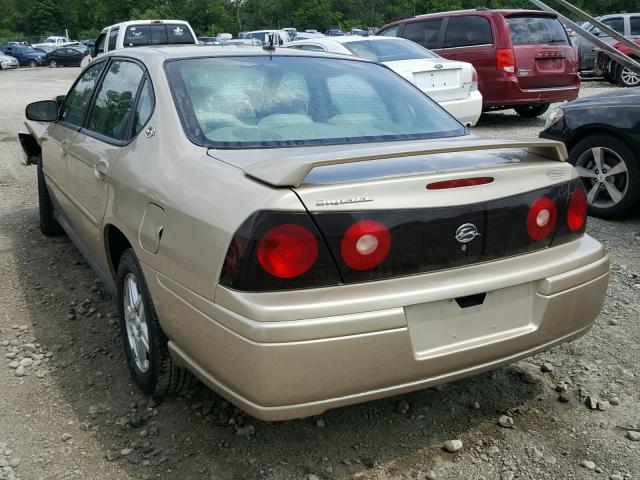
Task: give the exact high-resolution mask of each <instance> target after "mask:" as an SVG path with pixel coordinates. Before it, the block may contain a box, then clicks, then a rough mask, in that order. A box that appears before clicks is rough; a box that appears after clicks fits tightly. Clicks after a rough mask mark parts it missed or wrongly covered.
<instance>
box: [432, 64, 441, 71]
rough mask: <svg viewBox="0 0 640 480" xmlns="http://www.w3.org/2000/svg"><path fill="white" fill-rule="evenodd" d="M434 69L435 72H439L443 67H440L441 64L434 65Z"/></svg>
mask: <svg viewBox="0 0 640 480" xmlns="http://www.w3.org/2000/svg"><path fill="white" fill-rule="evenodd" d="M434 68H435V69H436V70H440V69H442V68H443V65H442V64H441V63H436V64H435V65H434Z"/></svg>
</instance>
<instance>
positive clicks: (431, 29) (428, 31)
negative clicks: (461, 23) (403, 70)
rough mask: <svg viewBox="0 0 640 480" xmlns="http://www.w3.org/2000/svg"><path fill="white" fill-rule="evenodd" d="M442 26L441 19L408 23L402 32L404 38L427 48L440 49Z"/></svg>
mask: <svg viewBox="0 0 640 480" xmlns="http://www.w3.org/2000/svg"><path fill="white" fill-rule="evenodd" d="M441 26H442V19H441V18H439V19H437V20H427V21H424V22H411V23H407V24H406V25H405V27H404V30H403V31H402V36H403V37H404V38H406V39H407V40H411V41H412V42H416V43H417V44H418V45H422V46H423V47H425V48H440V44H439V41H438V40H439V37H440V27H441Z"/></svg>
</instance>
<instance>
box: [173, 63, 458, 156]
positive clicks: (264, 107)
mask: <svg viewBox="0 0 640 480" xmlns="http://www.w3.org/2000/svg"><path fill="white" fill-rule="evenodd" d="M166 70H167V75H168V78H169V82H170V84H171V89H172V92H173V96H174V100H175V103H176V107H177V109H178V111H179V114H180V117H181V120H182V124H183V126H184V128H185V131H186V133H187V135H188V136H189V138H190V139H191V141H193V142H194V143H196V144H198V145H203V146H208V147H212V148H255V147H281V146H298V145H322V144H343V143H364V142H382V141H392V140H410V139H425V138H435V137H452V136H458V135H464V134H465V133H466V129H465V128H464V127H463V126H462V125H461V124H460V123H458V122H457V121H456V120H455V119H454V118H453V117H452V116H450V115H449V114H448V113H447V112H446V111H445V110H443V109H442V108H441V107H439V106H438V105H437V104H436V103H435V102H433V101H432V100H431V99H429V97H427V96H426V95H424V94H423V93H422V92H420V90H418V89H417V88H415V87H413V86H411V84H409V83H408V82H407V81H405V80H403V79H402V78H400V77H399V76H397V75H396V74H395V73H393V72H392V71H391V70H389V69H387V68H386V67H384V66H382V65H378V64H373V63H368V62H362V61H358V60H349V59H345V60H341V59H335V58H318V57H295V56H266V55H261V56H242V57H217V58H216V57H208V58H196V59H184V60H173V61H169V62H167V64H166Z"/></svg>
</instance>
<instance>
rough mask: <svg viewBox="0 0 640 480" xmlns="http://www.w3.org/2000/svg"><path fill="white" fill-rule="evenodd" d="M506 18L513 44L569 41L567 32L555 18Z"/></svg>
mask: <svg viewBox="0 0 640 480" xmlns="http://www.w3.org/2000/svg"><path fill="white" fill-rule="evenodd" d="M506 20H507V25H509V33H510V34H511V43H512V44H513V45H541V44H549V43H556V44H558V43H569V39H568V38H567V32H566V31H565V29H564V27H563V26H562V24H561V23H560V22H559V21H558V19H556V18H552V17H537V16H528V17H507V19H506Z"/></svg>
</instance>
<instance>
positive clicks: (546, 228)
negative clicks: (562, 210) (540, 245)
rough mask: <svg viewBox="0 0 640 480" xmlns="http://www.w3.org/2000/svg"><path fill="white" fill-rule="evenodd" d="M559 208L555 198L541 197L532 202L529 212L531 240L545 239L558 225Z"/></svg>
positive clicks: (528, 228)
mask: <svg viewBox="0 0 640 480" xmlns="http://www.w3.org/2000/svg"><path fill="white" fill-rule="evenodd" d="M557 218H558V209H557V207H556V204H555V203H554V201H553V200H551V199H550V198H548V197H540V198H538V199H537V200H536V201H534V202H533V203H532V204H531V207H529V213H528V214H527V233H528V234H529V237H530V238H531V240H543V239H545V238H547V237H548V236H549V234H550V233H551V232H552V231H553V228H554V227H555V225H556V220H557Z"/></svg>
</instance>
